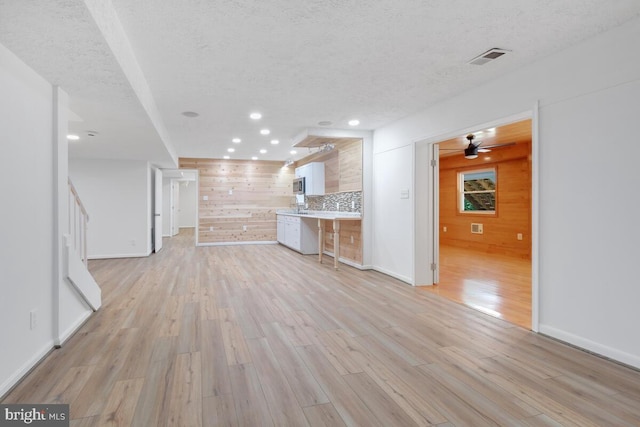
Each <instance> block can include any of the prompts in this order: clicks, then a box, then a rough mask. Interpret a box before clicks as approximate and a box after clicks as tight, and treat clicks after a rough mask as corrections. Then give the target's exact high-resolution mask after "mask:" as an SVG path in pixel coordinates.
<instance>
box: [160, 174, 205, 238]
mask: <svg viewBox="0 0 640 427" xmlns="http://www.w3.org/2000/svg"><path fill="white" fill-rule="evenodd" d="M163 173H164V176H163V180H162V188H163V215H162V217H163V221H164V224H163V231H164V238H165V239H167V238H172V237H175V236H180V237H181V239H183V240H190V241H194V245H197V243H198V242H197V238H198V172H197V171H196V170H191V169H165V170H163Z"/></svg>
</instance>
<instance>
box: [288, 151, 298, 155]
mask: <svg viewBox="0 0 640 427" xmlns="http://www.w3.org/2000/svg"><path fill="white" fill-rule="evenodd" d="M296 153H297V151H296V150H291V151H289V154H296Z"/></svg>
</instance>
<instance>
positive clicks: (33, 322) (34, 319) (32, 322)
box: [29, 310, 38, 330]
mask: <svg viewBox="0 0 640 427" xmlns="http://www.w3.org/2000/svg"><path fill="white" fill-rule="evenodd" d="M37 326H38V310H31V311H30V312H29V327H30V328H31V330H33V329H35V328H36V327H37Z"/></svg>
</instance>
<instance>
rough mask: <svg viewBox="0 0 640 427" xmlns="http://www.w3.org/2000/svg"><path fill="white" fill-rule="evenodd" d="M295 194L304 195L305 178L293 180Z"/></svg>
mask: <svg viewBox="0 0 640 427" xmlns="http://www.w3.org/2000/svg"><path fill="white" fill-rule="evenodd" d="M293 194H304V177H302V178H295V179H294V180H293Z"/></svg>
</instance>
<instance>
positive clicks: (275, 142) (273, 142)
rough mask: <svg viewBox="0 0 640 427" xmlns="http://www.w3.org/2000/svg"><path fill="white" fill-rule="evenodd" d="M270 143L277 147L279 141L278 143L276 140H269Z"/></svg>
mask: <svg viewBox="0 0 640 427" xmlns="http://www.w3.org/2000/svg"><path fill="white" fill-rule="evenodd" d="M271 143H272V144H273V145H278V144H280V141H278V140H277V139H272V140H271Z"/></svg>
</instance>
